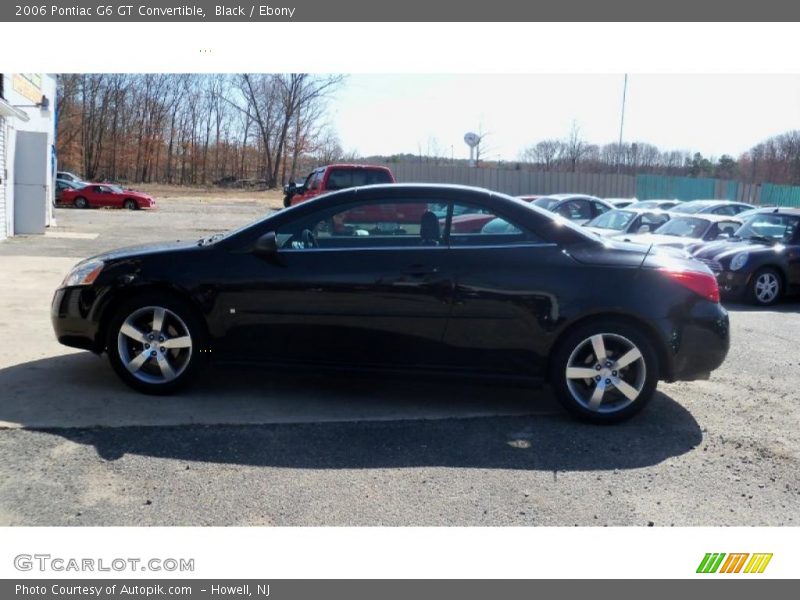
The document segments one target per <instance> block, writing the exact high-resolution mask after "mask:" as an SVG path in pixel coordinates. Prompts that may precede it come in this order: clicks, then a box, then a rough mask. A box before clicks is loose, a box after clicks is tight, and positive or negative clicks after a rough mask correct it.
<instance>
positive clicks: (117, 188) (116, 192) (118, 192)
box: [108, 185, 125, 194]
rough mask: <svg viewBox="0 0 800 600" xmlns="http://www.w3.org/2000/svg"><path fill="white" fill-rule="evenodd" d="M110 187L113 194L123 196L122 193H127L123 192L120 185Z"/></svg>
mask: <svg viewBox="0 0 800 600" xmlns="http://www.w3.org/2000/svg"><path fill="white" fill-rule="evenodd" d="M108 187H109V188H110V189H111V191H112V192H114V193H115V194H121V193H122V192H124V191H125V190H123V189H122V188H121V187H119V186H118V185H109V186H108Z"/></svg>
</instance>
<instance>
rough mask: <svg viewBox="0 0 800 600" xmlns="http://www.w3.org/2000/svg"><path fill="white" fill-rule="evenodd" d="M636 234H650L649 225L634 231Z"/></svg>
mask: <svg viewBox="0 0 800 600" xmlns="http://www.w3.org/2000/svg"><path fill="white" fill-rule="evenodd" d="M636 233H650V225H642V226H641V227H639V229H638V230H636Z"/></svg>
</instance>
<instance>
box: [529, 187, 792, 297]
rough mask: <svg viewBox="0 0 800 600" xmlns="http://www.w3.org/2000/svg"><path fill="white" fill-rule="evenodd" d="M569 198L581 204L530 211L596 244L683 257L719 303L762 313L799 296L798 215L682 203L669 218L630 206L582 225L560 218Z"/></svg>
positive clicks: (543, 202) (545, 201)
mask: <svg viewBox="0 0 800 600" xmlns="http://www.w3.org/2000/svg"><path fill="white" fill-rule="evenodd" d="M576 198H580V199H581V200H583V199H584V197H570V198H564V197H562V196H555V197H544V198H539V199H538V200H536V202H535V204H536V205H537V206H544V207H546V208H547V207H549V209H550V210H551V211H552V212H556V213H557V214H559V215H561V216H563V217H565V218H567V219H568V220H570V221H572V222H575V223H583V224H584V225H585V229H587V230H588V231H591V232H593V233H595V234H597V235H599V236H601V237H609V238H616V239H620V240H622V241H624V242H632V243H636V244H641V245H644V246H648V247H664V248H673V249H676V250H682V251H684V252H685V253H686V256H691V257H693V258H695V259H697V260H699V261H701V262H703V263H704V264H706V265H707V266H708V267H709V268H710V269H711V271H712V272H713V273H714V274H715V276H716V277H717V280H718V283H719V287H720V289H721V291H722V294H723V295H724V296H726V297H730V298H732V299H737V300H745V301H748V302H751V303H753V304H756V305H760V306H769V305H772V304H775V303H776V302H778V301H779V300H780V299H781V298H783V297H784V296H787V295H792V294H797V293H800V209H796V208H778V207H759V208H753V207H752V206H751V205H747V204H743V203H737V202H729V201H724V200H715V201H711V200H701V201H692V202H686V203H682V204H680V205H679V206H675V207H673V208H671V209H670V210H660V209H659V208H655V207H654V208H647V207H641V206H640V203H632V204H630V205H629V206H627V207H626V208H623V209H612V210H607V211H605V212H603V213H602V214H600V215H599V216H597V217H595V218H594V219H592V220H591V221H588V222H585V223H584V217H585V216H586V215H585V213H584V214H581V213H580V211H578V210H575V208H574V207H571V208H569V209H567V210H564V207H565V206H567V205H569V203H570V202H572V203H574V202H575V201H576ZM595 200H597V199H595ZM641 204H644V203H641ZM589 205H591V206H594V207H597V206H602V205H599V204H598V203H597V202H596V201H589ZM650 206H653V205H650ZM742 209H745V210H742Z"/></svg>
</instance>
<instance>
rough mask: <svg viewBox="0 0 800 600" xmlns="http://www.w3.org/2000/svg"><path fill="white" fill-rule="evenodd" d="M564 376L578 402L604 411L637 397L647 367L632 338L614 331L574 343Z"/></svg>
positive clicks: (591, 408) (616, 408) (642, 386)
mask: <svg viewBox="0 0 800 600" xmlns="http://www.w3.org/2000/svg"><path fill="white" fill-rule="evenodd" d="M564 376H565V377H566V383H567V389H568V390H569V392H570V394H571V395H572V397H573V398H574V399H575V401H576V402H578V404H580V405H581V406H582V407H583V408H585V409H587V410H589V411H592V412H596V413H606V414H607V413H613V412H617V411H620V410H622V409H624V408H626V407H627V406H629V405H630V404H632V403H633V402H635V401H636V399H637V398H639V396H640V394H641V393H642V390H643V389H644V386H645V380H646V376H647V369H646V366H645V360H644V356H643V355H642V352H641V350H640V349H639V348H638V347H637V346H636V344H634V343H633V342H632V341H630V340H629V339H627V338H626V337H623V336H621V335H618V334H616V333H598V334H596V335H593V336H591V337H588V338H586V339H585V340H583V341H582V342H580V343H579V344H578V345H577V346H576V347H575V349H574V350H573V351H572V354H570V357H569V359H568V360H567V368H566V372H565V373H564Z"/></svg>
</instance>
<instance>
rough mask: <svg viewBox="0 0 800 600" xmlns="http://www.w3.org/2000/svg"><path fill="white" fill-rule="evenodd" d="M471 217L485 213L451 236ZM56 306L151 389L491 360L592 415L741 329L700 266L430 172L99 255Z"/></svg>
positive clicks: (697, 371)
mask: <svg viewBox="0 0 800 600" xmlns="http://www.w3.org/2000/svg"><path fill="white" fill-rule="evenodd" d="M469 213H480V214H483V215H487V216H488V217H490V218H488V219H487V220H486V224H485V225H484V226H483V228H482V229H481V230H479V231H476V232H470V233H459V232H457V231H451V227H450V224H451V221H452V218H453V214H459V215H461V214H469ZM661 252H663V251H661ZM52 320H53V326H54V328H55V332H56V335H57V337H58V340H59V341H60V342H61V343H62V344H66V345H68V346H74V347H77V348H84V349H88V350H91V351H93V352H98V353H100V352H104V351H105V352H107V353H108V356H109V358H110V361H111V365H112V367H113V368H114V370H115V371H116V372H117V374H118V375H119V376H120V377H121V378H122V380H123V381H125V382H126V383H127V384H128V385H130V386H131V387H133V388H135V389H137V390H141V391H143V392H147V393H156V394H160V393H169V392H173V391H175V390H177V389H178V388H180V387H181V386H183V385H184V384H186V383H187V382H188V381H189V379H190V378H191V377H192V375H193V374H194V373H195V372H196V371H197V370H198V368H199V367H200V365H201V363H202V362H203V361H204V360H207V359H208V357H213V360H214V362H220V363H222V362H232V363H253V364H261V365H265V364H268V365H271V366H274V367H303V368H306V369H322V368H325V369H348V370H353V369H361V370H377V369H391V370H394V371H398V370H405V371H412V372H415V373H423V372H430V373H433V372H437V373H451V374H452V375H453V376H454V377H466V376H480V375H492V376H498V375H499V376H504V377H510V378H517V379H518V378H525V379H529V380H531V381H532V382H533V381H536V380H538V381H543V380H545V381H548V382H549V383H550V384H551V385H552V386H553V388H554V389H555V391H556V394H557V396H558V398H559V400H560V401H561V403H562V404H563V405H564V407H565V408H566V409H567V410H569V412H570V413H572V414H573V415H574V416H576V417H579V418H583V419H587V420H591V421H595V422H614V421H620V420H622V419H625V418H627V417H630V416H632V415H633V414H635V413H636V412H638V411H639V410H640V409H641V408H642V407H643V406H644V405H645V404H646V403H647V402H648V401H649V400H650V398H651V397H652V396H653V393H654V391H655V387H656V383H657V381H658V380H667V381H674V380H692V379H699V378H706V377H708V375H709V373H710V372H711V371H712V370H714V369H716V368H717V367H718V366H719V365H720V364H721V363H722V361H723V360H724V359H725V355H726V354H727V351H728V343H729V331H728V315H727V312H726V311H725V309H723V308H722V307H721V306H720V304H719V289H718V287H717V281H716V279H715V278H714V275H713V274H712V273H711V271H710V270H709V269H708V268H707V267H706V266H705V265H703V264H702V263H700V262H697V261H694V260H690V259H686V258H682V257H681V256H680V255H677V254H661V253H659V252H657V251H656V250H655V249H654V248H650V247H647V246H641V245H634V244H628V243H624V242H616V241H613V240H608V239H601V238H600V237H599V236H596V235H594V234H592V233H588V232H585V231H582V230H581V229H580V228H579V227H577V226H575V225H572V224H571V223H569V222H568V221H567V220H565V219H562V218H560V217H558V216H556V215H553V214H552V213H548V212H545V211H543V210H540V209H538V208H536V207H533V206H531V205H529V204H528V203H526V202H522V201H520V200H516V199H514V198H511V197H509V196H504V195H502V194H497V193H493V192H489V191H486V190H479V189H473V188H466V187H458V186H435V185H377V186H369V187H362V188H353V189H348V190H344V191H341V192H336V193H331V194H328V195H325V196H322V197H320V198H317V199H315V200H312V201H309V202H305V203H302V204H299V205H298V206H294V207H291V208H288V209H286V210H282V211H280V212H277V213H275V214H272V215H270V216H268V217H266V218H264V219H262V220H259V221H257V222H255V223H253V224H251V225H248V226H246V227H243V228H241V229H238V230H236V231H232V232H228V233H225V234H218V235H214V236H211V237H208V238H205V239H202V240H199V241H195V242H184V243H181V242H176V243H169V244H162V245H151V246H144V247H137V248H129V249H124V250H118V251H114V252H108V253H106V254H102V255H99V256H96V257H93V258H89V259H87V260H84V261H83V262H81V263H79V264H78V265H77V266H76V267H75V268H74V269H73V270H72V271H71V272H70V273H69V274H68V275H67V277H66V278H65V279H64V282H63V284H62V285H61V287H60V288H59V289H58V290H57V291H56V293H55V297H54V298H53V303H52Z"/></svg>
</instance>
